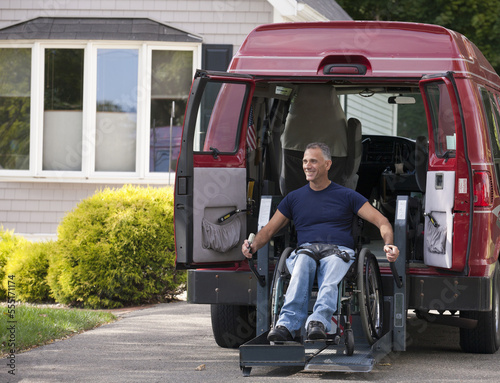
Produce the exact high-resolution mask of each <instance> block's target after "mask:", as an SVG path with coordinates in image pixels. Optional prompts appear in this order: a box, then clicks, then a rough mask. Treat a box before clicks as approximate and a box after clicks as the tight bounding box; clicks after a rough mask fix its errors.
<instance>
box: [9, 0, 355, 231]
mask: <svg viewBox="0 0 500 383" xmlns="http://www.w3.org/2000/svg"><path fill="white" fill-rule="evenodd" d="M347 19H351V18H350V17H349V15H347V14H346V13H345V12H344V11H343V10H342V8H340V6H338V4H337V3H336V2H335V1H333V0H332V1H328V2H326V1H322V0H218V1H215V0H205V1H199V0H140V1H139V0H113V1H111V0H110V1H107V0H101V1H77V0H66V1H58V0H54V1H43V2H42V1H35V0H22V1H19V2H14V1H11V2H3V4H2V9H1V10H0V80H1V81H0V223H1V225H3V228H4V229H9V230H12V229H13V230H14V231H15V232H16V233H18V234H23V235H25V236H26V237H28V238H34V239H36V238H39V237H41V238H46V237H55V235H56V230H57V226H58V224H59V222H60V220H61V218H62V217H63V216H64V214H65V213H66V212H67V211H70V210H72V209H73V208H74V207H75V206H76V205H77V203H78V202H79V201H80V200H82V199H84V198H86V197H88V196H90V195H92V194H93V193H94V192H95V191H96V190H99V189H102V188H104V187H119V186H121V185H123V184H127V183H131V184H144V185H146V184H148V185H159V186H160V185H169V184H172V183H173V180H174V174H173V172H174V170H175V158H176V155H177V152H176V150H178V145H176V140H178V139H179V132H180V129H181V126H182V122H183V118H184V110H185V106H186V101H187V97H188V93H189V89H190V84H191V81H192V77H193V74H194V72H195V70H196V69H198V68H204V69H213V70H225V69H226V67H227V65H228V63H229V61H230V59H231V57H232V55H233V52H235V51H236V49H238V47H239V45H240V44H241V43H242V41H243V39H244V37H245V36H246V35H247V34H248V32H250V31H251V30H252V29H253V28H255V27H256V26H258V25H261V24H266V23H272V22H295V21H326V20H347Z"/></svg>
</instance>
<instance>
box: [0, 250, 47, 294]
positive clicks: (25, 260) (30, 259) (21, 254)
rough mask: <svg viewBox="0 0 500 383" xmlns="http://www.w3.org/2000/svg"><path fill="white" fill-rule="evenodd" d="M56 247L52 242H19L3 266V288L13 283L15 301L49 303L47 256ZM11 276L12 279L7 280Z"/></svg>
mask: <svg viewBox="0 0 500 383" xmlns="http://www.w3.org/2000/svg"><path fill="white" fill-rule="evenodd" d="M55 249H56V246H55V242H54V241H47V242H28V241H20V243H18V244H17V246H16V247H15V248H14V250H13V252H12V253H11V256H10V257H9V259H8V260H7V263H6V264H5V267H4V271H5V275H4V278H3V287H4V289H8V281H9V280H11V281H13V282H14V286H15V288H14V289H13V292H14V293H15V299H16V300H19V301H21V302H49V301H51V300H52V299H51V298H50V295H49V293H50V288H49V285H48V284H47V271H48V268H49V256H50V255H51V254H53V252H54V251H55ZM9 276H13V278H12V279H11V278H9Z"/></svg>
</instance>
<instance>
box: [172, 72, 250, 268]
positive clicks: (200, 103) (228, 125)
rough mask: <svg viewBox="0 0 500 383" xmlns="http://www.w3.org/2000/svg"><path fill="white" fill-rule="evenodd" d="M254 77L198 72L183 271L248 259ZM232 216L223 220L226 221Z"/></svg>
mask: <svg viewBox="0 0 500 383" xmlns="http://www.w3.org/2000/svg"><path fill="white" fill-rule="evenodd" d="M253 90H254V81H253V78H252V77H251V76H241V75H233V74H228V73H221V72H207V71H198V72H197V73H196V75H195V79H194V81H193V85H192V88H191V93H190V97H189V101H188V105H187V109H186V118H185V121H184V129H183V133H182V143H181V152H180V156H179V160H178V165H177V174H176V185H175V218H174V221H175V222H174V224H175V225H174V226H175V238H176V253H177V261H176V262H177V267H178V268H201V267H203V268H208V267H221V266H228V265H230V264H234V263H235V262H237V261H241V260H243V258H244V257H243V255H242V254H241V243H242V242H243V240H244V238H245V236H246V218H245V214H239V213H235V212H237V211H240V210H245V209H246V204H247V195H246V194H247V173H246V172H247V170H246V135H247V129H248V126H249V119H250V120H251V116H249V111H250V101H251V98H252V93H253ZM231 213H233V214H232V215H231V216H230V218H228V219H225V220H224V221H223V222H220V220H219V219H220V218H221V217H227V216H228V215H230V214H231Z"/></svg>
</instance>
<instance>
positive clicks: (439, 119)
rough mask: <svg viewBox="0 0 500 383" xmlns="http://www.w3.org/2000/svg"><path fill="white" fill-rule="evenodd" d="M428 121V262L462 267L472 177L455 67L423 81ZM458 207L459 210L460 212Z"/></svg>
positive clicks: (425, 231) (422, 87)
mask: <svg viewBox="0 0 500 383" xmlns="http://www.w3.org/2000/svg"><path fill="white" fill-rule="evenodd" d="M420 90H421V92H422V96H423V98H424V102H425V109H426V113H427V122H428V127H429V167H428V172H427V182H426V190H425V226H424V262H425V264H426V265H428V266H436V267H440V268H445V269H451V270H455V271H462V270H463V268H464V266H465V264H466V258H467V252H468V250H467V249H468V246H467V245H468V241H469V238H468V237H467V236H454V234H453V233H454V232H455V229H456V228H457V227H468V226H470V225H469V223H468V222H465V220H468V219H470V218H469V214H460V213H469V211H461V210H464V209H465V208H464V206H470V203H469V201H470V195H471V189H470V188H471V182H470V165H469V164H468V160H467V154H466V153H467V150H466V147H465V145H466V143H465V140H464V131H463V116H462V115H461V107H460V100H459V98H458V94H457V90H456V86H455V82H454V78H453V75H452V74H451V73H446V74H438V75H432V76H425V77H424V78H423V79H422V80H421V81H420ZM457 213H459V214H457Z"/></svg>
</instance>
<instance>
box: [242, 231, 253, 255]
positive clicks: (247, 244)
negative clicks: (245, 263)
mask: <svg viewBox="0 0 500 383" xmlns="http://www.w3.org/2000/svg"><path fill="white" fill-rule="evenodd" d="M254 239H255V234H254V233H250V235H249V236H248V239H245V241H244V242H243V245H242V246H241V252H242V253H243V255H244V256H245V257H247V258H252V242H253V240H254Z"/></svg>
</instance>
